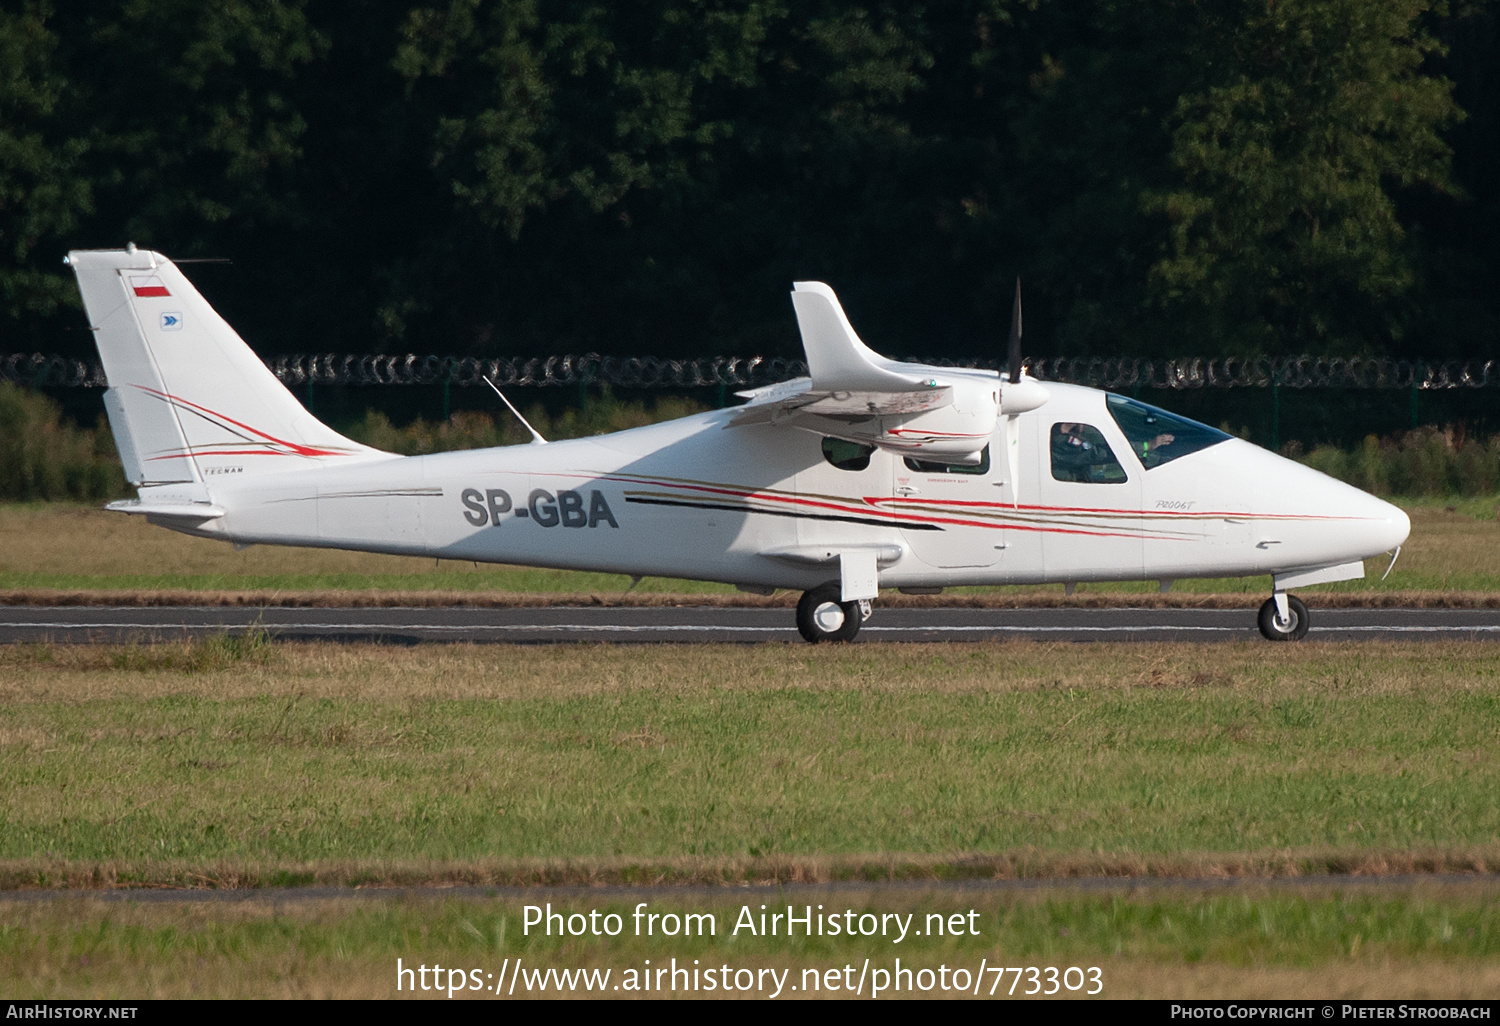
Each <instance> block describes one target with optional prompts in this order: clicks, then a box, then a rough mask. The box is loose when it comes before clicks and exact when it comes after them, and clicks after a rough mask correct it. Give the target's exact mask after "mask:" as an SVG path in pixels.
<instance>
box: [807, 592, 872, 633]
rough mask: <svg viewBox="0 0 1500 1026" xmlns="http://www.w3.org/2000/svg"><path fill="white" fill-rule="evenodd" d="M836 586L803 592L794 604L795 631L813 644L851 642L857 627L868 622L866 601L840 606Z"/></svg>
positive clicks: (841, 604) (868, 614)
mask: <svg viewBox="0 0 1500 1026" xmlns="http://www.w3.org/2000/svg"><path fill="white" fill-rule="evenodd" d="M842 594H843V592H842V590H841V589H840V587H839V585H838V583H837V582H830V583H828V584H823V585H819V586H818V587H816V588H813V589H812V590H811V591H804V592H803V593H802V598H801V600H800V601H798V603H797V631H798V633H800V634H801V635H802V637H803V638H804V639H805V640H807V641H810V642H812V643H813V644H815V645H816V644H817V643H818V642H820V641H853V640H854V636H855V635H856V634H858V633H859V628H860V626H861V625H862V624H863V623H864V622H865V621H866V620H868V619H869V618H870V603H869V600H863V601H858V602H840V601H839V598H840V596H841V595H842Z"/></svg>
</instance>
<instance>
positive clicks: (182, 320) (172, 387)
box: [68, 245, 1411, 642]
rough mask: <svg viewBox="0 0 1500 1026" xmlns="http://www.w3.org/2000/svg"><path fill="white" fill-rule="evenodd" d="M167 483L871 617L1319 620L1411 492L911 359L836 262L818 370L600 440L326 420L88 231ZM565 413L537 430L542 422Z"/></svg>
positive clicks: (831, 617) (122, 505) (353, 542)
mask: <svg viewBox="0 0 1500 1026" xmlns="http://www.w3.org/2000/svg"><path fill="white" fill-rule="evenodd" d="M68 262H69V264H70V265H71V266H72V267H73V269H74V271H75V272H76V273H77V275H78V284H79V287H80V289H81V290H82V292H83V301H84V306H85V308H86V309H87V312H88V317H89V321H90V323H91V324H92V326H93V330H94V332H95V335H96V338H97V340H98V345H99V355H100V357H101V358H102V360H103V363H104V370H105V374H106V375H107V377H108V380H109V391H108V392H106V393H105V397H104V402H105V409H106V410H107V412H108V415H109V421H110V427H111V429H112V431H113V432H114V436H115V440H116V443H117V445H118V447H119V450H120V456H121V459H122V461H123V463H124V466H125V472H126V476H127V478H128V479H129V480H130V482H131V483H132V484H133V485H135V486H136V487H137V488H138V494H139V498H137V499H134V500H129V501H124V502H114V503H111V504H110V505H109V507H108V508H110V509H113V510H118V511H121V512H125V513H134V514H138V515H141V516H144V517H146V519H147V520H148V521H150V522H151V523H154V524H158V525H161V526H163V527H168V528H171V529H173V530H176V531H182V532H184V533H186V534H192V535H199V536H201V537H205V538H219V539H222V540H224V541H229V542H234V543H236V544H239V545H249V544H275V545H307V546H319V547H324V548H339V549H358V550H363V551H369V552H386V553H394V554H398V555H414V556H433V557H437V558H441V559H463V560H475V561H481V562H490V563H515V564H525V565H529V566H541V567H555V568H561V569H570V570H594V571H603V572H607V573H619V574H628V575H630V576H632V577H641V576H664V577H683V578H695V579H699V580H708V581H722V582H726V583H729V584H733V585H736V586H738V587H739V588H741V589H743V590H746V591H751V592H759V593H769V592H771V591H772V590H774V589H777V588H791V589H796V590H800V591H802V592H803V595H802V598H801V601H800V602H799V603H798V606H797V627H798V629H799V631H800V632H801V634H802V636H803V637H804V638H806V639H807V640H808V641H810V642H818V641H849V640H851V639H852V638H854V636H855V635H856V634H857V633H858V631H859V628H860V625H861V624H862V623H863V622H864V620H865V619H866V618H868V617H869V615H870V610H871V603H872V602H873V601H874V600H875V599H876V597H877V595H878V593H879V591H880V589H881V588H897V589H899V590H901V591H903V592H908V593H918V594H926V593H933V592H937V591H939V590H941V589H943V588H946V587H954V586H959V585H1001V584H1044V583H1052V582H1056V583H1063V584H1066V585H1069V586H1072V585H1074V584H1076V583H1077V582H1081V581H1139V580H1157V581H1160V582H1161V587H1162V589H1163V590H1165V589H1167V588H1168V587H1170V585H1171V582H1172V581H1173V580H1175V579H1178V578H1186V577H1232V576H1250V575H1260V574H1269V575H1270V576H1271V597H1270V598H1269V599H1267V600H1266V603H1265V605H1264V606H1262V607H1261V610H1260V617H1259V625H1260V629H1261V632H1262V633H1263V634H1264V635H1265V636H1266V637H1267V638H1270V639H1272V640H1278V641H1286V640H1294V639H1298V638H1301V637H1303V636H1304V635H1305V634H1306V633H1307V629H1308V612H1307V607H1306V606H1305V605H1304V604H1303V603H1302V602H1301V601H1300V600H1299V599H1297V598H1295V597H1294V596H1291V595H1289V594H1288V590H1289V589H1292V588H1299V587H1304V586H1307V585H1313V584H1321V583H1325V582H1331V581H1343V580H1350V579H1353V578H1358V577H1362V576H1363V575H1364V565H1363V562H1362V561H1363V560H1364V559H1365V558H1367V557H1371V556H1375V555H1377V554H1379V553H1382V552H1386V551H1390V550H1393V549H1396V548H1397V547H1399V546H1400V545H1401V543H1402V542H1404V541H1405V540H1406V537H1407V533H1408V532H1409V530H1410V526H1411V525H1410V522H1409V520H1408V519H1407V516H1406V514H1405V513H1403V512H1402V511H1401V510H1399V509H1397V508H1396V507H1395V506H1392V505H1390V504H1389V503H1386V502H1382V501H1381V500H1379V499H1377V498H1374V497H1373V496H1370V495H1367V494H1365V493H1364V492H1361V491H1359V490H1357V489H1355V488H1352V487H1350V486H1348V485H1345V484H1342V483H1340V482H1338V481H1335V480H1333V479H1332V478H1329V477H1326V476H1324V475H1323V474H1320V473H1318V472H1317V471H1314V470H1310V469H1308V468H1307V467H1303V466H1301V465H1299V464H1297V463H1293V462H1291V461H1290V460H1286V459H1282V458H1281V457H1279V456H1276V455H1274V454H1272V453H1270V452H1267V451H1266V450H1264V449H1261V448H1258V447H1256V446H1254V445H1251V444H1249V443H1248V442H1244V441H1241V440H1239V439H1237V438H1233V437H1231V436H1230V435H1227V434H1225V433H1223V432H1222V431H1217V430H1215V429H1214V428H1211V427H1208V426H1206V425H1203V424H1199V423H1195V422H1193V421H1190V420H1187V419H1185V418H1183V417H1178V416H1176V415H1174V414H1171V413H1168V412H1166V411H1164V410H1160V409H1157V408H1155V407H1153V406H1148V405H1146V404H1145V403H1141V402H1137V401H1135V400H1134V399H1128V398H1125V397H1124V396H1119V395H1112V394H1108V393H1105V392H1101V391H1097V390H1095V389H1090V388H1081V387H1077V386H1073V385H1063V384H1057V383H1053V382H1047V383H1043V382H1039V381H1037V380H1035V379H1032V378H1030V377H1028V376H1027V375H1026V374H1025V373H1024V372H1023V371H1022V367H1021V360H1020V348H1019V344H1020V307H1019V292H1018V295H1017V307H1016V310H1015V313H1014V315H1013V323H1012V330H1011V354H1010V370H1009V373H1008V374H997V373H995V372H991V371H983V370H965V369H954V368H947V367H929V366H924V365H921V364H913V363H901V362H897V361H894V360H889V359H886V358H884V357H882V356H879V355H877V354H876V353H874V352H872V351H871V350H870V349H869V348H867V347H866V346H865V345H864V343H863V342H861V341H860V339H859V336H858V335H856V334H855V332H854V329H853V327H851V326H850V324H849V320H848V318H847V317H846V316H845V315H844V311H843V308H842V307H841V306H840V305H839V301H838V298H837V297H836V296H835V295H834V293H833V290H832V289H830V288H829V287H828V286H827V285H823V284H821V283H818V282H798V283H797V284H796V285H795V287H794V291H793V292H792V306H793V308H794V309H795V311H796V316H797V323H798V326H799V327H800V329H801V333H802V342H803V345H804V347H805V349H806V351H807V363H808V368H809V371H810V376H809V377H807V378H801V379H798V380H796V381H787V382H784V383H781V384H777V385H772V386H770V387H767V388H760V389H756V390H754V391H750V392H744V393H741V395H743V396H744V397H745V398H746V399H747V400H748V401H747V402H746V403H745V404H744V405H742V406H738V407H734V408H731V409H724V410H714V411H711V412H708V413H700V414H697V415H694V416H691V417H684V418H682V419H681V420H675V421H670V422H667V423H661V424H655V425H652V426H650V427H642V428H635V429H632V430H629V431H621V432H617V433H615V434H609V435H600V436H597V437H594V438H581V439H574V440H571V441H560V442H553V443H550V444H536V443H533V444H528V445H514V446H507V447H504V448H497V449H480V450H470V451H467V452H450V453H439V454H435V455H431V456H397V455H393V454H391V453H386V452H380V451H378V450H375V449H371V448H369V447H367V446H364V445H360V444H359V443H357V442H354V441H351V440H350V439H347V438H344V437H343V436H342V435H339V434H338V433H337V432H335V431H334V430H333V429H331V428H329V427H328V426H327V425H325V424H322V423H321V422H319V421H318V420H316V419H315V418H314V417H313V416H312V415H311V414H309V413H308V412H307V410H305V409H304V408H303V407H302V406H301V405H300V404H299V403H298V402H297V400H296V399H295V398H293V396H292V394H291V393H290V392H289V391H287V389H286V388H285V387H283V386H282V384H281V383H280V382H279V381H277V380H276V378H275V377H274V376H273V375H272V374H271V372H270V371H269V370H267V369H266V367H265V365H264V364H263V363H262V362H261V361H260V360H259V359H257V358H256V356H255V354H254V353H253V352H251V350H250V348H249V347H248V346H247V345H246V344H245V343H244V342H243V341H242V340H241V339H240V337H239V336H238V335H237V334H236V333H235V332H234V330H233V329H232V328H230V326H229V325H228V324H227V323H225V321H224V320H223V319H222V318H220V317H219V315H218V314H217V313H215V312H214V310H213V308H212V307H210V306H209V304H208V303H207V302H206V301H205V300H204V299H203V297H202V296H201V295H199V294H198V291H197V290H196V289H195V288H193V286H192V284H191V283H189V281H188V280H187V278H185V277H184V276H183V274H182V273H181V271H179V270H178V269H177V267H176V266H175V265H174V264H173V263H172V262H171V261H169V260H167V259H166V258H165V257H163V256H162V255H160V254H159V253H152V252H148V251H145V250H138V249H136V248H135V247H134V246H133V245H132V246H129V247H127V248H126V249H124V250H92V251H79V252H74V253H71V254H69V257H68ZM540 441H541V440H540V437H539V436H538V438H537V442H540Z"/></svg>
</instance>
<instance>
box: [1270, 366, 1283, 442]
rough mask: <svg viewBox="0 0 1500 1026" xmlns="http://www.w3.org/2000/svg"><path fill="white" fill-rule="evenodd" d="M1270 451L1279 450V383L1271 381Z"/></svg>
mask: <svg viewBox="0 0 1500 1026" xmlns="http://www.w3.org/2000/svg"><path fill="white" fill-rule="evenodd" d="M1271 451H1272V452H1280V451H1281V385H1280V384H1279V383H1278V382H1275V381H1272V382H1271Z"/></svg>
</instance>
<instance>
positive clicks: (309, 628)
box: [0, 606, 1500, 644]
mask: <svg viewBox="0 0 1500 1026" xmlns="http://www.w3.org/2000/svg"><path fill="white" fill-rule="evenodd" d="M252 628H254V629H264V630H266V631H267V632H268V633H269V634H270V635H271V636H272V637H274V638H278V639H282V640H295V641H347V642H376V643H384V644H417V643H420V642H430V641H467V642H503V643H533V644H535V643H559V642H574V643H576V642H584V643H593V644H599V643H615V644H618V643H652V642H674V643H682V642H688V643H700V644H701V643H709V642H729V643H741V644H744V643H757V642H795V641H798V640H799V639H798V635H797V631H796V627H795V625H794V623H793V615H792V611H791V610H789V609H740V608H711V607H691V606H690V607H649V608H641V607H636V608H622V607H597V606H586V607H576V608H575V607H552V608H518V609H471V608H462V607H452V608H423V609H403V608H391V609H301V608H285V607H217V606H216V607H192V606H172V607H147V608H141V607H108V606H87V607H80V606H68V607H45V606H11V607H0V644H5V643H17V642H43V641H51V642H60V643H69V644H90V643H93V644H122V643H130V642H138V643H145V642H151V641H170V640H181V639H184V638H191V637H203V636H205V635H210V634H214V633H216V632H221V631H229V632H238V631H243V630H248V629H252ZM1259 637H1260V635H1259V632H1258V631H1257V630H1256V626H1255V611H1254V610H1250V609H1066V608H1065V609H881V608H879V607H878V606H877V607H876V609H875V614H874V615H873V616H872V617H871V618H870V619H869V620H868V621H867V622H866V623H865V625H864V628H863V629H862V630H861V632H860V635H859V640H861V641H867V642H868V641H905V642H915V641H986V640H1003V639H1017V638H1033V639H1037V640H1047V641H1071V642H1083V641H1174V642H1204V643H1207V642H1222V641H1246V640H1252V639H1256V638H1259ZM1308 638H1309V639H1310V640H1377V639H1379V640H1386V641H1396V640H1405V641H1411V640H1437V639H1462V640H1485V641H1500V610H1495V609H1314V610H1313V611H1312V630H1311V631H1310V632H1309V634H1308Z"/></svg>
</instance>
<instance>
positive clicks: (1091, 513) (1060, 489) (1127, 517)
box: [1034, 407, 1145, 581]
mask: <svg viewBox="0 0 1500 1026" xmlns="http://www.w3.org/2000/svg"><path fill="white" fill-rule="evenodd" d="M1036 426H1037V429H1038V432H1039V434H1040V435H1041V437H1040V438H1039V439H1038V441H1039V442H1040V445H1039V446H1038V448H1039V449H1040V452H1039V456H1040V462H1041V466H1040V467H1039V468H1038V470H1039V473H1038V475H1037V477H1038V493H1039V501H1038V503H1037V506H1036V508H1035V521H1034V526H1035V527H1036V528H1037V529H1038V531H1039V532H1040V533H1041V535H1042V553H1043V561H1044V564H1045V566H1046V574H1047V577H1048V578H1049V579H1050V580H1054V581H1055V580H1064V581H1090V580H1120V579H1132V578H1134V579H1139V578H1140V577H1141V576H1142V575H1143V573H1144V570H1145V548H1144V542H1143V539H1142V533H1141V512H1140V511H1141V494H1142V493H1141V484H1142V482H1141V473H1142V472H1141V470H1140V468H1139V467H1138V466H1130V465H1128V460H1129V457H1128V455H1127V457H1126V460H1124V461H1122V460H1121V459H1120V457H1119V455H1118V454H1119V453H1125V452H1126V451H1127V443H1126V441H1125V438H1124V436H1123V435H1121V434H1120V433H1119V430H1118V428H1117V427H1116V425H1115V424H1114V422H1113V421H1111V420H1110V419H1109V416H1108V414H1106V413H1105V411H1104V410H1103V409H1102V407H1101V408H1100V409H1099V411H1098V415H1097V416H1094V417H1092V418H1091V420H1090V421H1089V422H1084V421H1065V420H1060V419H1058V418H1056V417H1043V418H1041V419H1039V420H1038V422H1037V425H1036Z"/></svg>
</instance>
